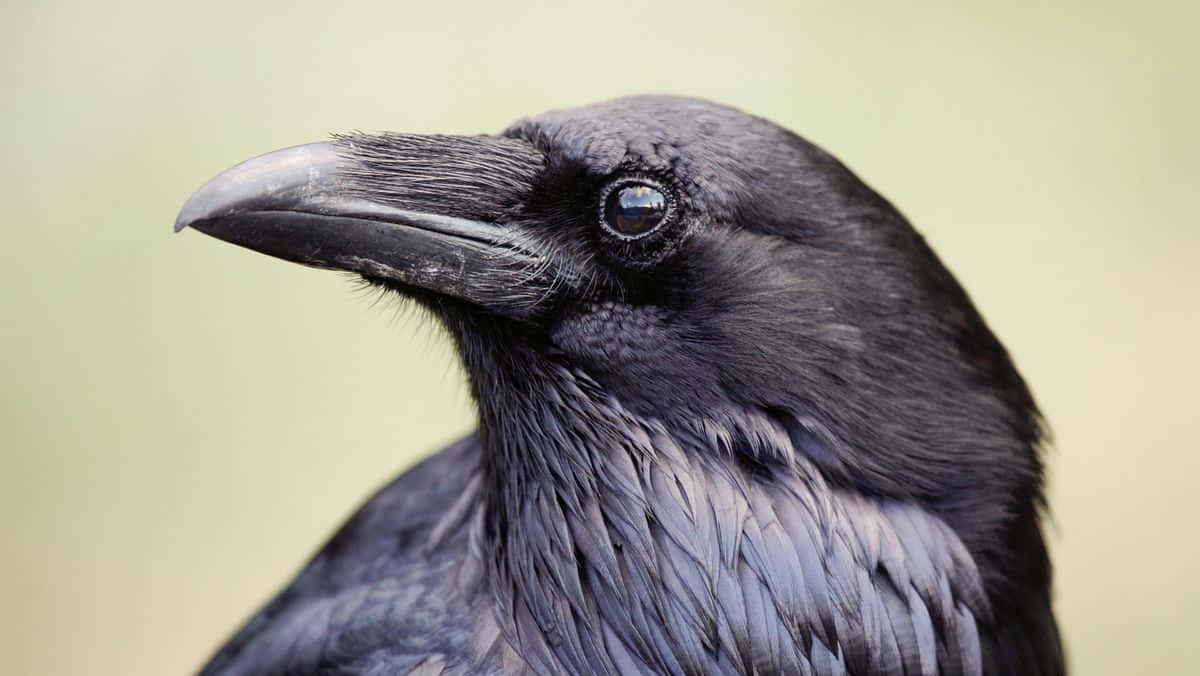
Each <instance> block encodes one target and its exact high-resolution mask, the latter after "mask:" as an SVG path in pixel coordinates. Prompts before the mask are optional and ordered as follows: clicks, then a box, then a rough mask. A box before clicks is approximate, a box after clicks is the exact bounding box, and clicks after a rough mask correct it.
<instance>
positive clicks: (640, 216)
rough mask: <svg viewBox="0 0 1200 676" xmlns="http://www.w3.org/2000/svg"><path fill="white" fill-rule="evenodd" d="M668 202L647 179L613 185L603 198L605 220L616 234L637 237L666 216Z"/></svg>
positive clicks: (657, 224)
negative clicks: (643, 181) (644, 181)
mask: <svg viewBox="0 0 1200 676" xmlns="http://www.w3.org/2000/svg"><path fill="white" fill-rule="evenodd" d="M669 210H670V203H669V202H668V201H667V196H666V195H664V194H663V192H662V191H661V190H659V189H658V188H656V187H654V186H652V185H648V184H646V183H626V184H624V185H617V186H614V187H613V188H612V189H610V190H609V191H608V195H607V196H606V197H605V199H604V223H605V225H607V226H608V228H609V229H611V230H612V231H614V232H615V233H616V234H618V235H621V236H624V237H640V236H642V235H645V234H647V233H649V232H650V231H652V230H654V229H655V228H657V227H658V226H659V225H661V224H662V222H663V221H665V220H666V218H667V212H668V211H669Z"/></svg>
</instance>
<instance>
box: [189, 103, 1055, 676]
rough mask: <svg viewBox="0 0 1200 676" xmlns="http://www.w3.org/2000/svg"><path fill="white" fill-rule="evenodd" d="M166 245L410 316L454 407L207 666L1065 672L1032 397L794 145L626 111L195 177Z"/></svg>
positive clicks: (716, 122) (827, 171)
mask: <svg viewBox="0 0 1200 676" xmlns="http://www.w3.org/2000/svg"><path fill="white" fill-rule="evenodd" d="M185 227H188V228H192V229H195V230H199V231H200V232H203V233H206V234H208V235H211V236H213V237H217V238H219V239H222V240H225V241H228V242H231V243H234V244H238V245H241V246H244V247H248V248H250V249H254V250H257V251H260V252H263V253H266V254H270V255H272V256H276V257H279V258H283V259H286V260H290V261H295V262H299V263H302V264H305V265H309V266H315V267H319V268H330V269H335V270H342V271H349V272H352V273H357V274H358V275H361V277H362V278H363V279H365V280H366V281H367V282H368V283H370V284H372V285H378V286H379V287H381V288H382V289H384V292H385V293H386V292H392V291H394V292H397V293H399V294H401V295H402V296H404V297H406V298H409V299H412V300H413V301H415V302H416V303H417V304H419V305H420V306H423V307H424V308H426V309H427V310H429V311H430V313H431V314H432V315H433V316H434V317H436V318H437V319H438V320H439V321H440V322H441V323H442V324H444V325H445V327H446V328H447V329H448V332H449V334H450V336H451V337H452V340H453V341H454V344H455V346H456V348H457V353H458V355H459V356H460V357H461V360H462V363H463V365H464V367H465V370H466V373H467V374H468V379H469V383H470V389H471V393H472V396H473V399H474V401H475V403H476V406H477V409H478V419H479V425H478V429H477V431H476V432H474V433H472V434H471V435H470V436H468V437H466V438H464V439H462V440H460V441H458V442H457V443H454V444H452V445H451V446H449V447H448V448H446V449H444V450H442V451H441V452H439V453H437V454H436V455H434V456H432V457H430V458H428V459H426V460H425V461H423V462H421V463H420V464H418V465H417V466H415V467H414V468H412V469H411V470H409V471H408V472H406V473H404V474H403V475H401V476H400V477H399V478H397V479H395V480H394V481H393V482H392V483H391V484H390V485H388V486H387V487H385V488H383V489H382V490H381V491H380V492H379V493H378V494H376V495H375V496H374V497H372V498H370V499H369V500H368V501H367V502H366V504H365V505H364V506H363V507H362V508H361V509H360V510H359V511H358V512H357V513H356V514H355V515H354V516H353V517H352V518H351V519H350V520H349V522H348V523H346V524H345V525H344V526H343V527H342V528H341V529H340V530H339V531H338V532H337V533H336V534H335V535H334V536H333V537H332V539H331V540H330V541H329V542H328V543H327V544H326V545H325V546H324V548H323V549H321V550H320V552H319V553H318V554H316V556H315V557H314V558H313V559H312V560H311V561H310V562H309V563H308V564H307V566H306V567H304V568H303V570H302V571H301V572H300V573H299V575H298V576H297V577H296V579H295V580H293V581H292V582H291V583H290V584H289V585H288V586H287V587H286V588H285V589H284V590H283V591H282V592H281V593H280V594H279V595H278V596H276V597H275V598H274V600H272V601H270V602H269V603H268V604H267V605H266V606H265V607H264V608H263V609H262V610H260V611H259V612H258V613H257V615H255V616H254V617H253V618H252V619H250V620H249V622H248V623H247V624H246V625H245V626H244V627H243V628H242V629H241V630H240V631H238V632H237V633H236V635H235V636H234V637H233V638H232V639H231V640H230V641H229V642H228V643H227V644H226V645H225V646H224V647H223V648H221V649H220V651H219V652H218V653H217V654H216V655H215V656H214V657H213V658H212V659H211V661H210V662H209V663H208V665H207V666H206V667H205V668H204V669H203V672H202V673H203V674H223V675H235V674H350V673H361V674H404V673H416V674H438V673H442V674H465V673H531V674H559V673H568V674H646V673H657V674H783V673H786V674H856V675H865V674H871V675H874V674H888V675H891V674H897V675H900V674H907V675H912V674H925V675H931V674H963V675H978V674H1024V675H1056V674H1063V673H1064V672H1065V666H1064V658H1063V651H1062V648H1061V644H1060V640H1059V636H1058V629H1057V627H1056V623H1055V619H1054V616H1053V613H1052V609H1051V598H1050V591H1051V566H1050V562H1049V558H1048V556H1047V551H1046V547H1045V544H1044V540H1043V536H1042V533H1041V526H1040V519H1041V515H1042V513H1043V512H1044V509H1045V505H1044V498H1043V478H1042V477H1043V464H1042V460H1041V449H1042V447H1043V445H1044V437H1045V433H1044V427H1045V426H1044V423H1043V420H1042V417H1041V415H1040V414H1039V412H1038V409H1037V407H1036V405H1035V402H1034V400H1033V397H1032V396H1031V393H1030V391H1029V389H1028V387H1027V386H1026V384H1025V383H1024V381H1023V380H1022V378H1021V376H1020V375H1019V374H1018V372H1017V370H1016V369H1015V367H1014V365H1013V363H1012V360H1011V359H1010V357H1009V356H1008V354H1007V352H1006V351H1005V349H1004V347H1003V346H1002V345H1001V344H1000V342H999V341H998V340H997V338H996V337H995V336H994V335H993V333H992V332H991V331H990V330H989V329H988V327H987V326H986V324H985V322H984V320H983V319H982V317H981V316H980V314H979V312H978V311H977V310H976V309H975V308H974V306H973V305H972V303H971V301H970V300H969V298H968V296H967V294H966V293H965V292H964V290H963V289H962V287H961V286H960V285H959V284H958V283H957V282H956V281H955V279H954V278H953V277H952V276H951V274H950V273H949V272H948V271H947V269H946V268H945V267H944V266H943V265H942V264H941V263H940V262H939V260H938V258H937V257H936V256H935V254H934V253H933V252H932V250H931V249H930V247H929V246H928V245H927V244H926V242H925V241H924V239H923V238H922V237H921V236H920V235H919V234H918V233H917V232H916V231H915V230H914V229H913V228H912V226H910V225H909V223H908V222H907V221H906V219H905V218H904V217H903V216H902V215H901V214H900V213H899V212H898V211H897V209H896V208H895V207H893V206H892V205H891V204H890V203H889V202H888V201H886V200H885V199H884V198H883V197H881V196H880V195H879V194H877V193H875V192H874V191H873V190H872V189H870V188H868V187H867V186H866V185H865V184H864V183H863V182H862V181H861V180H859V179H858V178H857V177H856V176H855V175H854V174H853V173H851V171H850V170H849V169H847V168H846V167H845V166H844V165H842V164H841V163H840V162H839V161H838V160H836V159H834V158H833V157H832V156H830V155H829V154H827V153H826V152H824V151H823V150H821V149H819V148H817V147H816V146H815V145H813V144H811V143H809V142H808V141H806V140H804V139H802V138H801V137H799V136H797V135H796V134H794V133H792V132H790V131H788V130H786V129H784V128H782V127H780V126H777V125H775V124H773V123H771V122H769V121H767V120H765V119H762V118H759V117H755V116H752V115H749V114H747V113H744V112H741V111H739V110H737V109H734V108H730V107H725V106H722V105H717V104H714V103H710V102H707V101H703V100H697V99H690V98H679V97H670V96H637V97H629V98H622V99H617V100H613V101H608V102H604V103H599V104H595V105H591V106H587V107H581V108H576V109H568V110H557V111H551V112H548V113H544V114H541V115H538V116H535V117H530V118H525V119H522V120H520V121H518V122H516V123H514V124H513V125H511V126H510V127H508V128H507V129H506V130H504V131H503V132H501V133H500V134H498V135H479V136H450V135H414V134H396V133H383V134H363V133H357V134H352V135H343V136H335V137H334V138H333V139H332V140H331V141H329V142H325V143H315V144H309V145H302V146H297V147H293V148H289V149H285V150H280V151H276V152H273V153H269V154H266V155H263V156H260V157H258V158H255V159H252V160H249V161H247V162H244V163H242V164H240V165H237V166H236V167H234V168H232V169H229V170H228V171H226V172H224V173H222V174H220V175H218V176H217V177H216V178H214V179H212V180H211V181H209V182H208V183H207V184H205V185H204V186H203V187H201V188H200V189H199V190H198V191H197V192H196V193H195V194H194V195H193V196H192V197H191V198H190V199H189V200H188V201H187V203H186V204H185V205H184V206H183V208H182V211H181V212H180V214H179V217H178V220H177V222H176V230H181V229H183V228H185Z"/></svg>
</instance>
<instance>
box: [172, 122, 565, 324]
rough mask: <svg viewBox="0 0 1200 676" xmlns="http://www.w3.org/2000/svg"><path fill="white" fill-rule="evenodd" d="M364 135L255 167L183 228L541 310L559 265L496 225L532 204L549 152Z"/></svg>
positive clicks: (199, 199) (220, 190)
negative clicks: (505, 213)
mask: <svg viewBox="0 0 1200 676" xmlns="http://www.w3.org/2000/svg"><path fill="white" fill-rule="evenodd" d="M362 138H363V139H369V142H367V143H362V144H360V145H357V146H356V145H355V137H351V138H349V139H343V140H339V141H334V142H329V143H313V144H309V145H303V146H296V147H293V148H287V149H284V150H278V151H275V152H272V153H268V154H266V155H262V156H259V157H256V158H254V159H252V160H248V161H246V162H243V163H241V164H239V165H237V166H235V167H233V168H232V169H229V170H227V171H225V172H224V173H222V174H220V175H218V176H217V177H215V178H213V179H212V180H210V181H209V182H208V183H206V184H204V186H202V187H201V188H200V189H199V190H197V191H196V193H195V194H194V195H192V197H191V198H190V199H188V201H187V203H185V204H184V205H183V209H182V210H180V212H179V217H178V218H177V219H176V221H175V230H176V231H177V232H178V231H180V230H183V229H184V228H192V229H195V230H199V231H200V232H203V233H205V234H207V235H211V236H213V237H216V238H218V239H222V240H225V241H227V242H232V243H233V244H237V245H239V246H244V247H246V248H249V249H253V250H255V251H260V252H262V253H265V254H269V255H271V256H275V257H277V258H282V259H285V260H289V261H294V262H296V263H302V264H304V265H310V266H313V267H318V268H329V269H336V270H347V271H351V272H357V273H361V274H362V275H363V276H365V277H368V278H371V279H376V280H387V281H389V282H395V283H398V284H399V285H400V286H401V287H402V288H403V287H416V288H420V289H425V290H427V291H432V292H435V293H438V294H442V295H446V296H452V297H455V298H459V299H462V300H466V301H469V302H471V303H474V304H476V305H479V306H481V307H484V308H487V309H489V310H492V311H495V312H498V313H500V314H504V315H509V316H513V317H515V318H526V317H528V316H530V315H532V314H533V313H534V312H535V311H536V310H537V306H538V304H539V303H542V302H544V301H545V299H546V296H547V290H548V288H549V286H551V284H550V282H549V281H547V279H546V276H547V272H548V270H547V266H546V264H545V262H544V261H543V260H542V258H541V257H540V256H538V255H537V254H536V253H534V252H533V251H532V250H531V248H530V247H528V246H522V245H521V243H520V237H518V236H517V235H516V233H515V232H514V231H513V230H512V229H511V228H509V227H506V226H504V225H501V224H499V223H497V222H496V220H497V218H498V217H500V216H501V214H500V213H499V212H500V211H501V210H502V209H503V208H512V206H513V205H515V204H519V203H520V202H521V201H522V200H523V199H524V197H525V195H524V194H523V193H524V192H526V191H528V190H529V189H530V186H531V183H532V180H533V178H534V177H535V176H536V174H537V172H538V171H539V170H540V155H538V154H536V152H535V151H533V150H532V148H529V147H527V146H526V147H520V146H515V145H514V144H515V143H518V142H515V141H512V140H510V139H492V138H491V137H449V136H441V137H418V136H381V137H362ZM481 151H482V152H481ZM356 153H357V154H356ZM489 161H490V162H491V164H492V165H494V166H490V165H489ZM464 163H465V164H467V165H469V171H467V170H464ZM491 172H495V173H491ZM497 174H499V175H497ZM493 212H494V213H493ZM489 216H490V218H489Z"/></svg>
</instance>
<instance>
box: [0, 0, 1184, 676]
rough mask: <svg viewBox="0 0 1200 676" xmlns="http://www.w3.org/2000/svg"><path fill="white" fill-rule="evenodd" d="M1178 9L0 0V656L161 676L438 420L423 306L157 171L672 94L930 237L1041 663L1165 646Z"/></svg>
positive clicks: (1179, 466) (233, 619)
mask: <svg viewBox="0 0 1200 676" xmlns="http://www.w3.org/2000/svg"><path fill="white" fill-rule="evenodd" d="M435 5H437V6H435ZM902 5H903V6H902ZM1195 7H1196V3H1178V4H1177V5H1175V6H1170V5H1168V4H1164V3H1154V2H1142V3H1132V2H1130V3H1125V4H1123V5H1118V4H1108V3H1083V2H1080V3H1078V4H1063V3H1023V2H1016V3H1014V2H1002V1H996V2H966V3H964V2H945V3H925V4H908V3H888V4H882V3H881V4H878V5H872V4H863V3H858V2H850V3H796V2H778V3H769V4H759V3H748V4H747V3H738V4H735V3H709V4H707V5H705V6H703V7H699V6H697V5H695V4H693V3H687V4H671V3H628V4H623V3H615V2H609V3H603V4H601V3H589V4H585V5H569V4H563V3H558V2H540V1H539V2H525V1H521V2H509V3H488V4H482V3H481V4H470V5H469V4H464V3H459V2H445V3H441V4H437V3H413V4H412V5H411V6H405V3H399V2H395V1H391V2H386V3H378V4H362V5H355V6H339V5H336V4H333V3H320V4H296V3H293V2H265V3H255V4H251V5H245V4H242V3H234V2H226V1H225V0H220V1H208V2H202V3H189V4H187V5H180V6H176V7H172V6H171V5H170V3H164V2H161V1H149V0H143V1H141V2H134V3H125V2H115V3H95V2H58V1H50V2H43V3H40V4H37V5H35V4H32V3H24V4H16V3H13V2H11V1H9V2H7V3H6V4H5V5H4V9H3V17H2V21H0V23H2V24H3V26H2V27H0V38H2V39H0V54H2V57H3V58H2V59H0V69H2V70H0V72H2V73H3V75H2V76H0V84H2V85H3V98H2V107H0V122H2V127H3V131H2V132H0V144H2V145H0V149H2V152H0V171H2V172H3V174H2V180H0V190H2V191H3V192H2V194H3V203H4V214H5V216H4V225H3V235H2V238H3V239H2V240H0V241H2V242H3V245H2V246H0V262H2V264H0V299H2V300H0V322H2V323H0V374H2V377H3V388H0V398H2V399H0V520H2V521H0V527H2V528H3V539H2V540H0V548H2V550H0V554H2V556H0V653H2V654H3V666H0V671H2V672H4V673H11V674H100V675H107V674H113V675H116V674H120V675H130V674H170V673H186V672H190V671H192V670H194V669H195V668H196V667H197V666H198V665H199V664H200V663H201V661H202V660H203V659H204V658H206V657H207V656H208V654H209V652H210V651H211V650H212V649H213V648H214V647H215V646H216V645H217V644H218V643H219V642H220V641H222V640H223V639H224V638H225V637H226V636H227V634H228V633H229V632H230V631H232V630H233V629H234V628H235V626H236V625H238V624H239V623H240V622H241V621H242V620H243V619H244V617H245V616H246V615H247V613H249V612H250V611H251V610H252V609H254V608H255V606H257V605H258V604H259V603H260V602H262V601H263V600H264V599H265V598H267V596H268V595H270V594H272V593H273V592H274V591H275V589H276V588H277V587H278V586H279V585H280V584H281V583H282V582H283V581H284V580H285V579H287V578H288V577H289V576H290V575H292V574H293V572H294V571H295V570H296V568H297V567H298V566H299V565H300V564H301V563H302V561H303V560H304V559H305V558H306V557H307V556H308V555H309V554H310V553H311V552H312V551H313V550H314V548H315V547H317V546H318V545H319V544H320V543H321V542H322V540H323V539H324V538H325V537H326V536H327V535H328V534H329V533H330V531H331V530H332V529H333V528H334V527H335V526H336V525H337V524H339V523H340V522H341V521H342V520H343V519H344V518H345V517H346V516H347V515H348V514H349V513H350V511H351V510H352V509H354V507H355V506H356V504H357V503H358V502H359V501H360V500H361V499H362V498H363V497H365V496H366V495H367V494H368V493H370V492H371V491H372V490H373V489H374V488H375V487H377V486H378V485H379V484H380V483H381V482H383V481H385V480H386V479H388V478H389V477H391V476H392V475H393V474H394V473H396V472H397V471H398V470H401V469H403V468H404V467H407V466H408V465H410V464H411V463H413V462H414V461H415V460H416V459H418V458H419V457H421V456H422V455H423V454H425V453H427V452H428V451H430V450H432V449H434V448H435V447H437V446H438V445H440V444H442V443H444V442H446V441H448V440H450V439H452V438H453V437H455V436H456V435H459V434H461V433H463V432H464V431H466V430H467V429H469V428H470V426H471V424H472V422H471V420H472V409H471V403H470V401H469V397H468V395H467V392H466V388H465V387H464V385H463V376H462V373H461V372H460V370H459V366H458V364H457V363H456V361H455V358H454V355H453V353H452V352H451V350H450V349H449V347H448V346H447V344H446V342H445V340H444V336H443V335H442V334H441V333H440V331H439V330H437V329H436V328H435V327H431V326H429V325H428V323H427V322H426V321H424V320H423V319H422V318H421V317H418V316H415V315H411V314H405V313H399V316H397V314H398V313H397V311H396V305H395V304H392V303H389V302H383V303H379V304H377V305H374V306H372V305H371V304H370V303H369V302H368V299H365V298H363V297H362V296H361V294H359V295H358V296H357V297H356V294H355V293H354V292H353V285H352V284H350V283H349V282H348V281H347V278H346V277H344V276H340V275H338V274H333V273H323V272H318V271H313V270H308V269H304V268H301V267H298V266H293V265H290V264H286V263H283V262H279V261H275V260H272V259H269V258H266V257H264V256H261V255H258V254H254V253H251V252H248V251H244V250H241V249H238V248H236V247H233V246H230V245H227V244H224V243H221V242H218V241H216V240H213V239H209V238H206V237H203V236H201V235H198V234H195V233H185V234H181V235H173V234H172V233H171V224H172V222H173V219H174V217H175V212H176V210H177V209H178V207H179V206H180V205H181V204H182V202H183V201H184V199H185V198H186V197H187V196H188V194H189V193H190V192H191V191H192V190H193V189H194V188H195V187H197V186H199V185H200V183H201V182H203V181H205V180H206V179H208V178H209V177H210V176H211V175H213V174H215V173H216V172H218V171H220V170H221V169H224V168H225V167H227V166H229V165H231V164H233V163H235V162H237V161H240V160H242V159H245V158H248V157H250V156H252V155H255V154H258V153H261V152H264V151H268V150H272V149H275V148H278V147H282V146H287V145H292V144H296V143H300V142H306V141H311V140H320V139H323V138H325V137H326V135H327V134H328V133H329V132H333V131H346V130H351V129H367V130H380V129H390V130H404V131H416V132H433V131H441V132H451V133H474V132H488V131H495V130H498V129H500V128H501V127H503V126H504V125H505V124H507V123H508V122H509V121H510V120H512V119H514V118H516V117H519V116H521V115H524V114H529V113H536V112H539V111H541V110H544V109H547V108H551V107H561V106H571V105H578V104H583V103H587V102H591V101H596V100H600V99H605V98H608V97H612V96H617V95H622V94H629V93H642V92H670V93H681V94H691V95H698V96H703V97H707V98H712V99H716V100H719V101H723V102H727V103H730V104H733V105H736V106H739V107H742V108H744V109H746V110H749V111H751V112H754V113H757V114H760V115H763V116H766V117H768V118H770V119H773V120H775V121H777V122H779V123H782V124H784V125H786V126H789V127H791V128H793V129H795V130H796V131H798V132H800V133H802V134H804V135H806V136H808V137H809V138H811V139H812V140H814V141H816V142H817V143H819V144H821V145H823V146H824V147H826V148H828V149H829V150H830V151H832V152H833V153H834V154H835V155H837V156H839V157H840V158H842V159H843V160H844V161H845V162H846V163H847V164H849V165H850V166H851V167H852V168H854V169H855V170H856V171H857V172H859V173H860V175H862V176H863V177H864V178H865V179H866V180H867V181H868V182H869V183H870V184H871V185H873V186H875V187H876V188H877V189H879V190H880V191H881V192H883V193H884V194H885V195H887V196H888V197H890V198H891V199H892V200H893V201H895V202H896V203H897V204H898V205H899V206H900V208H901V209H902V210H904V211H905V212H906V213H907V214H908V216H909V217H910V218H911V219H912V221H913V222H914V223H915V224H916V225H917V227H918V228H919V229H921V230H922V231H923V232H924V233H925V234H926V235H927V236H928V237H929V239H930V240H931V241H932V243H933V245H934V246H935V248H936V249H937V250H938V251H939V252H940V253H941V254H942V256H943V258H944V259H945V260H946V261H947V263H948V264H949V265H950V267H951V268H952V269H953V270H954V271H955V272H956V273H957V274H958V276H959V278H960V279H961V280H962V281H963V283H964V284H965V285H966V286H967V288H968V289H969V290H970V291H971V293H972V294H973V296H974V298H975V300H976V301H977V303H978V304H979V305H980V307H981V308H982V309H983V311H984V313H985V315H986V316H987V317H988V319H989V321H990V322H991V323H992V326H993V327H994V328H995V329H996V330H997V332H998V333H999V334H1000V336H1001V337H1002V338H1003V339H1004V340H1005V342H1006V343H1007V345H1008V346H1009V348H1010V349H1011V350H1012V352H1013V353H1014V355H1015V357H1016V360H1017V362H1018V364H1019V365H1020V367H1021V368H1022V370H1023V372H1024V374H1025V375H1026V376H1027V378H1028V379H1029V380H1030V382H1031V384H1032V386H1033V388H1034V390H1035V392H1036V394H1037V395H1038V397H1039V400H1040V402H1041V404H1042V405H1043V407H1044V408H1045V411H1046V413H1047V414H1048V417H1049V419H1050V421H1051V423H1052V424H1053V427H1054V431H1055V433H1056V443H1055V446H1054V448H1053V450H1052V451H1051V453H1050V456H1049V458H1050V464H1051V468H1052V484H1051V485H1052V490H1051V499H1052V505H1053V510H1054V517H1053V525H1052V526H1051V528H1050V530H1049V532H1050V538H1051V540H1052V543H1053V549H1054V554H1055V559H1056V562H1057V570H1058V573H1057V580H1058V584H1057V608H1058V613H1059V618H1060V621H1061V623H1062V627H1063V629H1064V631H1065V636H1066V640H1067V645H1068V649H1069V651H1070V655H1071V659H1072V662H1073V664H1074V667H1075V673H1077V674H1128V673H1155V674H1158V673H1163V674H1167V673H1184V672H1188V671H1189V669H1192V668H1194V667H1192V663H1193V662H1194V659H1193V658H1192V657H1191V653H1190V652H1189V650H1188V648H1189V646H1190V643H1191V642H1192V641H1193V640H1194V635H1195V632H1196V630H1197V628H1198V627H1200V581H1198V579H1197V578H1198V576H1197V571H1198V568H1200V542H1198V541H1197V530H1198V528H1197V510H1196V507H1195V503H1194V502H1193V494H1194V492H1195V485H1196V478H1195V475H1196V472H1197V470H1200V456H1198V455H1197V451H1200V447H1198V446H1200V444H1198V442H1197V439H1198V438H1200V424H1198V421H1200V415H1198V414H1197V412H1196V410H1195V408H1196V403H1197V391H1196V387H1197V383H1200V368H1198V365H1197V358H1196V356H1195V352H1196V349H1197V345H1198V343H1200V335H1198V334H1200V312H1198V308H1200V303H1198V302H1197V298H1196V295H1197V291H1198V290H1200V273H1198V272H1197V260H1196V259H1197V257H1198V254H1200V222H1198V221H1200V218H1198V217H1197V213H1198V209H1197V206H1196V204H1195V202H1196V199H1195V198H1196V195H1197V191H1198V187H1200V172H1198V169H1197V168H1198V166H1200V161H1198V159H1197V158H1198V154H1200V133H1198V132H1197V120H1200V111H1198V105H1197V104H1198V103H1200V93H1198V88H1200V74H1198V70H1200V68H1198V66H1200V48H1198V47H1197V40H1196V36H1195V33H1196V29H1197V26H1198V25H1200V11H1197V10H1196V9H1195ZM1190 673H1195V672H1194V671H1191V672H1190Z"/></svg>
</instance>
